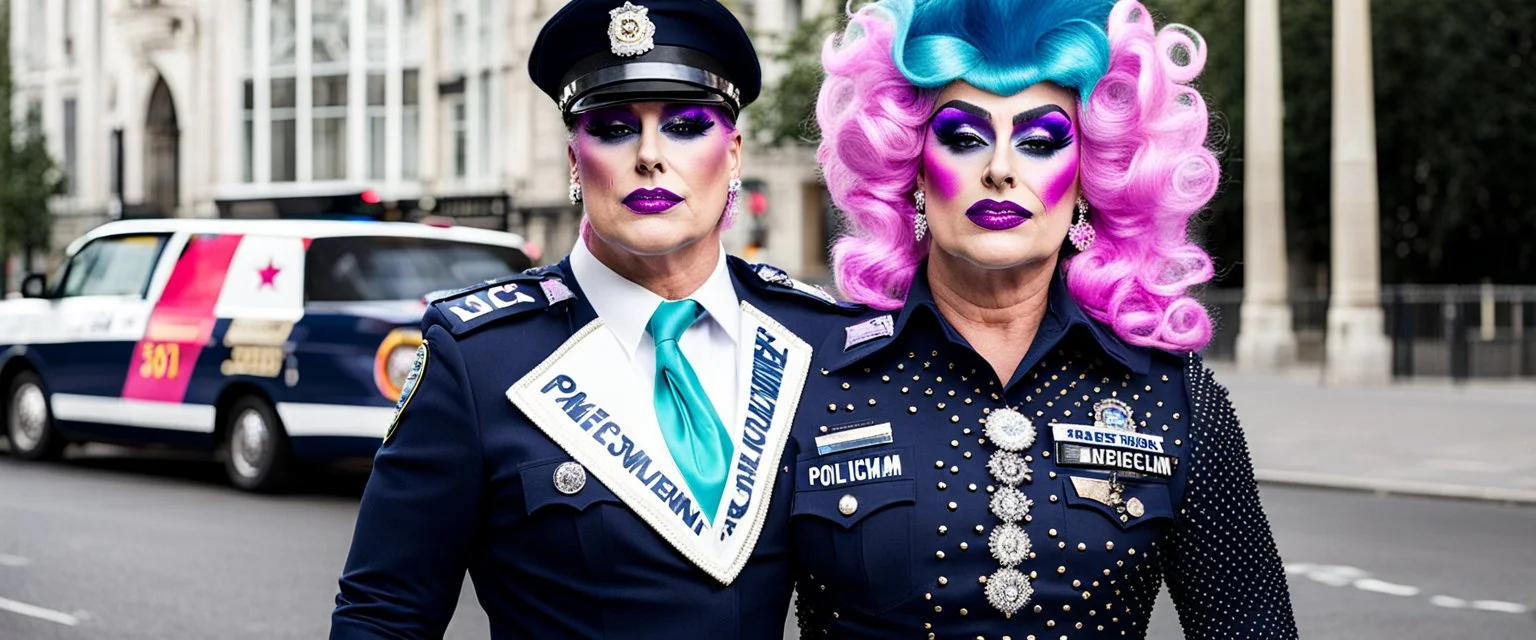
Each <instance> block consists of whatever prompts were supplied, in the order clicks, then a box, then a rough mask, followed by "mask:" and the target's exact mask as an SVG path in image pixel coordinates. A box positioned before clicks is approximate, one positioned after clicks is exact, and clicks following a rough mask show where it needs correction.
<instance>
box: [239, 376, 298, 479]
mask: <svg viewBox="0 0 1536 640" xmlns="http://www.w3.org/2000/svg"><path fill="white" fill-rule="evenodd" d="M226 415H227V417H226V418H225V422H224V425H223V427H224V428H223V432H224V470H225V472H226V473H228V475H229V481H230V482H232V483H234V485H235V486H236V487H239V488H241V489H244V490H246V491H252V492H256V493H278V492H281V491H283V490H286V489H287V488H288V487H289V485H290V482H291V481H292V479H293V462H292V460H293V455H292V450H291V449H290V447H289V443H288V432H287V431H284V430H283V423H282V421H281V420H279V419H278V417H277V412H276V411H274V410H273V409H272V405H271V403H268V402H267V401H266V400H263V399H261V398H258V397H255V396H246V397H244V398H241V399H239V400H236V401H235V403H234V405H232V406H230V408H229V413H228V414H226Z"/></svg>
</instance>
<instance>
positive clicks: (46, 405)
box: [0, 219, 530, 491]
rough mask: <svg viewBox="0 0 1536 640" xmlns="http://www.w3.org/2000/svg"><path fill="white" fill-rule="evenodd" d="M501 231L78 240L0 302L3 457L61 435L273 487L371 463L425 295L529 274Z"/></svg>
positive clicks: (159, 233)
mask: <svg viewBox="0 0 1536 640" xmlns="http://www.w3.org/2000/svg"><path fill="white" fill-rule="evenodd" d="M529 263H530V260H529V258H528V256H527V255H526V254H525V253H524V246H523V240H522V238H520V237H519V236H516V235H514V234H510V233H502V232H498V231H490V230H485V229H472V228H463V227H447V228H443V227H437V226H429V225H424V224H417V223H406V222H357V221H316V220H213V219H208V220H200V219H164V220H130V221H119V222H111V223H107V224H105V225H102V226H100V227H98V228H96V229H94V230H93V231H91V232H90V233H88V234H87V235H85V236H83V237H81V238H79V239H77V240H76V241H75V242H73V243H71V245H70V246H69V247H68V249H67V250H66V260H65V261H64V264H63V265H62V266H61V267H60V269H59V271H58V273H57V274H56V276H55V277H54V278H52V279H51V281H50V280H49V279H47V278H45V277H44V276H42V275H29V276H27V278H26V279H25V280H24V282H23V286H22V293H23V297H22V298H20V299H11V300H5V301H0V403H3V412H0V416H3V418H4V421H5V425H4V426H5V434H6V437H7V439H8V440H9V443H10V450H11V455H12V456H13V457H17V458H22V459H26V460H41V459H48V458H56V457H58V456H59V455H60V454H61V453H62V450H63V448H64V447H65V446H66V445H67V444H70V443H84V442H110V443H116V444H127V445H170V446H173V447H183V448H192V449H198V450H203V451H207V452H210V453H213V454H215V455H216V456H217V457H218V458H220V459H222V460H223V462H224V466H225V469H226V470H227V472H228V475H229V478H230V480H231V481H232V482H233V483H234V484H235V485H236V486H238V487H240V488H242V489H246V490H251V491H275V490H279V489H281V488H283V487H284V486H285V485H286V484H287V483H288V481H289V480H291V479H292V477H293V471H294V470H295V467H296V466H297V465H298V464H300V463H305V462H332V461H338V460H341V459H347V458H367V457H371V456H372V455H373V453H374V451H375V449H376V448H377V447H378V444H379V442H380V440H381V439H382V438H383V436H384V433H385V430H386V429H387V428H388V426H389V423H390V421H391V419H392V415H393V412H394V407H395V405H396V402H397V399H398V397H399V395H400V393H401V388H402V387H403V386H405V385H406V374H407V373H408V372H409V371H410V369H411V363H412V361H413V359H414V357H415V352H416V348H417V346H418V345H419V344H420V342H421V333H420V329H419V323H420V320H421V316H422V312H423V311H424V310H425V301H424V297H425V296H426V295H427V294H428V293H430V292H433V291H437V290H442V289H451V288H457V287H460V286H463V285H466V284H473V283H475V282H478V281H482V280H488V279H492V278H498V277H502V276H505V275H507V274H510V273H515V272H518V271H521V270H522V269H525V268H527V267H528V266H529Z"/></svg>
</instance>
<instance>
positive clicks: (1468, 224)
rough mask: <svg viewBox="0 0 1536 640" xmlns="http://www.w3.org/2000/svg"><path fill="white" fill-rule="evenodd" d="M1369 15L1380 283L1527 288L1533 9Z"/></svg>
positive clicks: (1534, 233) (1485, 5)
mask: <svg viewBox="0 0 1536 640" xmlns="http://www.w3.org/2000/svg"><path fill="white" fill-rule="evenodd" d="M1371 8H1372V10H1373V15H1372V22H1373V23H1374V28H1373V34H1372V35H1373V38H1374V47H1375V52H1376V65H1375V72H1376V77H1375V82H1376V141H1377V148H1376V154H1377V167H1378V174H1379V176H1380V180H1381V221H1382V226H1381V231H1382V233H1381V240H1382V255H1383V265H1382V266H1383V269H1382V272H1383V277H1384V278H1385V279H1386V280H1387V281H1388V282H1421V283H1466V282H1476V281H1480V280H1483V279H1489V280H1492V281H1494V282H1502V283H1517V282H1518V283H1536V180H1533V179H1532V166H1533V165H1532V162H1533V161H1536V50H1533V49H1536V36H1533V31H1532V27H1533V26H1536V3H1530V2H1509V1H1508V0H1456V1H1455V2H1452V1H1451V0H1432V1H1429V0H1377V1H1376V2H1373V3H1372V4H1371Z"/></svg>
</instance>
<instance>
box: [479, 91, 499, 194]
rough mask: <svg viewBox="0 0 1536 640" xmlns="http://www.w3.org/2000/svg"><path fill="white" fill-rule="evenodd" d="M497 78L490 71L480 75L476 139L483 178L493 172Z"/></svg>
mask: <svg viewBox="0 0 1536 640" xmlns="http://www.w3.org/2000/svg"><path fill="white" fill-rule="evenodd" d="M494 77H495V76H494V75H492V74H491V72H490V71H484V72H481V74H480V83H479V84H480V87H479V89H480V118H479V122H476V123H475V126H476V128H477V129H478V130H477V131H476V133H475V137H476V138H477V139H478V140H479V142H480V147H479V149H480V154H479V155H480V157H479V161H480V162H479V172H480V175H481V176H482V177H489V176H490V175H491V174H492V172H491V148H492V147H493V146H495V141H494V140H492V139H491V98H492V97H493V96H495V95H496V92H495V91H494V89H493V85H494V80H492V78H494Z"/></svg>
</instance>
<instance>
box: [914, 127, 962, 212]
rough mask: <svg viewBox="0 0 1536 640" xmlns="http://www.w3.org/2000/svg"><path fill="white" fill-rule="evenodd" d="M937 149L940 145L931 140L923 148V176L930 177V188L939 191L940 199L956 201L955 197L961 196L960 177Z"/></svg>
mask: <svg viewBox="0 0 1536 640" xmlns="http://www.w3.org/2000/svg"><path fill="white" fill-rule="evenodd" d="M936 147H938V144H937V143H934V142H933V141H931V140H930V141H929V144H928V145H926V146H925V147H924V148H923V175H925V176H927V177H928V186H930V187H932V188H933V189H934V190H935V191H937V192H938V194H939V196H940V197H942V198H943V199H945V200H954V199H955V196H957V195H960V176H959V175H958V172H957V171H956V170H955V168H954V167H951V166H950V165H949V163H948V162H946V158H944V156H943V154H941V153H939V152H938V151H937V150H936Z"/></svg>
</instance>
